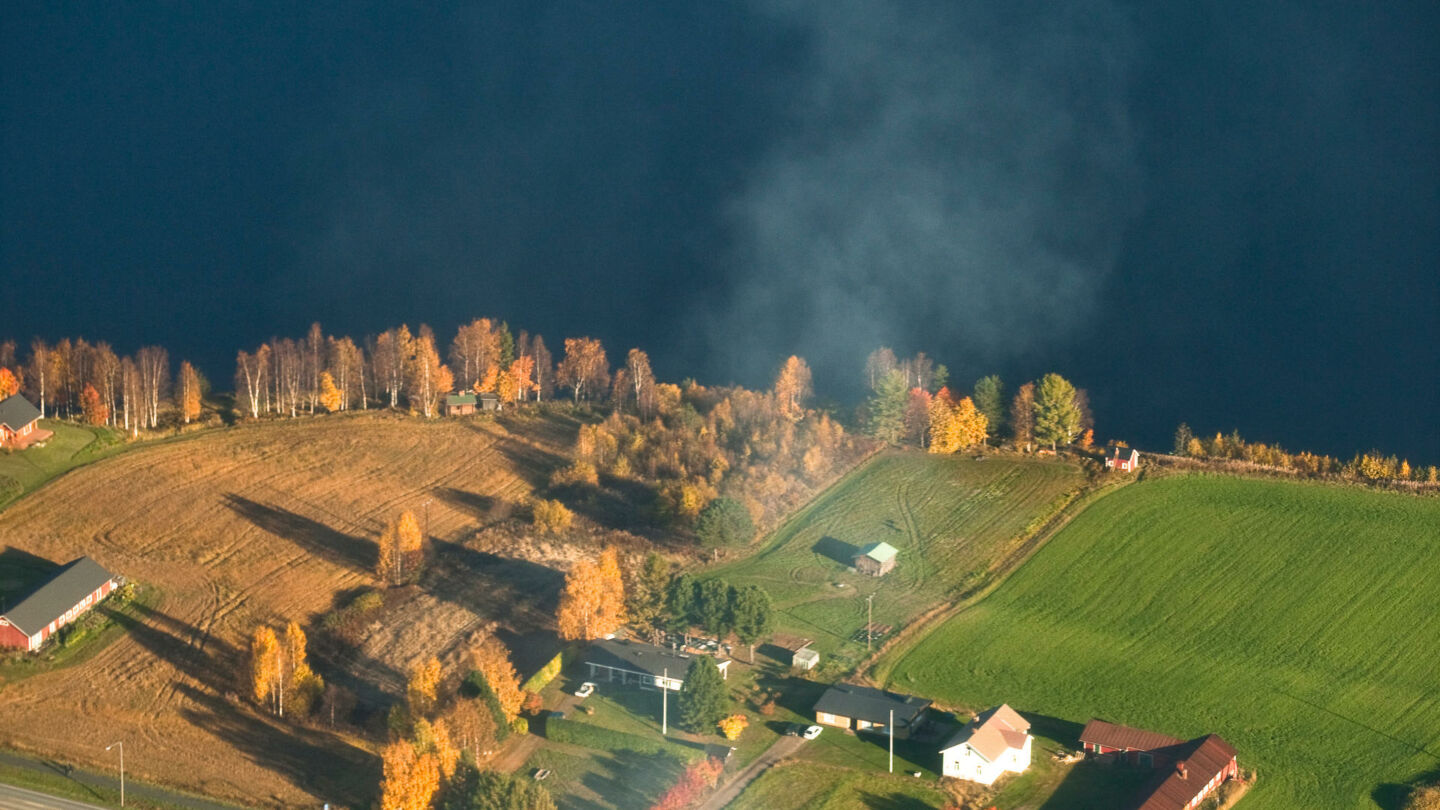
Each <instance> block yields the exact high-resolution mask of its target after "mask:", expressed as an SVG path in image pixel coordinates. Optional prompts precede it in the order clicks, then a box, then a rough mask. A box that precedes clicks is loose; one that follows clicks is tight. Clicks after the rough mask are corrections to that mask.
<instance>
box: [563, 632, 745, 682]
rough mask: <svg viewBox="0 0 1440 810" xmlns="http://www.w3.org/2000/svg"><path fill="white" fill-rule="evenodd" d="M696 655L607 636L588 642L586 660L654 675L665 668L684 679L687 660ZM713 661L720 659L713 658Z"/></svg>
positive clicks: (659, 673)
mask: <svg viewBox="0 0 1440 810" xmlns="http://www.w3.org/2000/svg"><path fill="white" fill-rule="evenodd" d="M695 658H696V656H694V655H690V654H689V653H682V652H677V651H675V650H667V649H665V648H664V647H657V646H655V645H654V644H642V643H640V642H638V641H625V640H622V639H614V640H611V639H606V640H603V641H597V642H595V643H594V644H591V645H590V651H589V652H588V653H586V655H585V662H586V663H589V664H599V665H601V666H606V667H615V668H616V669H628V670H630V671H631V672H643V673H645V674H647V675H653V676H655V677H659V676H661V675H664V674H665V670H666V669H667V668H668V669H669V670H670V674H669V676H668V677H670V678H675V679H677V680H684V678H685V673H686V672H689V671H690V662H691V661H693V660H695ZM716 663H717V664H719V663H721V662H720V661H716Z"/></svg>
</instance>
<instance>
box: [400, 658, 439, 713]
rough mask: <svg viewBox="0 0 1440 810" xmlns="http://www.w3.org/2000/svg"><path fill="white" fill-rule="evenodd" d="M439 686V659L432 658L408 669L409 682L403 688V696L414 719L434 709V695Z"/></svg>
mask: <svg viewBox="0 0 1440 810" xmlns="http://www.w3.org/2000/svg"><path fill="white" fill-rule="evenodd" d="M439 686H440V661H439V659H437V658H433V657H432V658H429V659H427V660H425V661H419V662H416V663H415V665H414V666H412V667H411V668H410V682H409V684H407V686H406V688H405V695H406V697H407V699H408V700H409V701H410V711H411V712H412V713H413V714H414V715H415V716H416V717H422V716H424V715H427V714H429V713H430V710H431V709H433V708H434V707H435V693H436V690H437V689H438V688H439Z"/></svg>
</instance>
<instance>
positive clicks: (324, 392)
mask: <svg viewBox="0 0 1440 810" xmlns="http://www.w3.org/2000/svg"><path fill="white" fill-rule="evenodd" d="M320 407H322V408H324V409H325V410H326V411H327V412H328V413H335V412H336V411H338V410H341V409H342V408H344V407H345V394H344V392H342V391H341V390H340V386H338V385H336V384H335V377H334V375H332V374H331V373H330V372H328V371H322V372H320Z"/></svg>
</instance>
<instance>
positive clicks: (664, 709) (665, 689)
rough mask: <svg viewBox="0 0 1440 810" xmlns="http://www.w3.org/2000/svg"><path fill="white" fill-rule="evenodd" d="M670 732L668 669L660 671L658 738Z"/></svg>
mask: <svg viewBox="0 0 1440 810" xmlns="http://www.w3.org/2000/svg"><path fill="white" fill-rule="evenodd" d="M669 730H670V668H669V667H666V668H664V669H662V670H660V736H662V737H663V736H665V734H666V733H668V732H669Z"/></svg>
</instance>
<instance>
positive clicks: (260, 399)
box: [235, 346, 270, 419]
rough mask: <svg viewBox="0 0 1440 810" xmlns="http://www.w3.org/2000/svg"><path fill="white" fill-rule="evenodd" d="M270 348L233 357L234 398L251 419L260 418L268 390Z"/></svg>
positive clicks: (266, 347) (261, 348) (241, 353)
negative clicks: (240, 403)
mask: <svg viewBox="0 0 1440 810" xmlns="http://www.w3.org/2000/svg"><path fill="white" fill-rule="evenodd" d="M269 369H270V347H268V346H261V347H260V348H259V349H256V350H255V353H254V354H249V353H247V352H244V351H242V352H240V353H239V354H238V355H236V356H235V397H236V399H238V400H240V401H241V402H242V403H243V405H244V408H245V410H248V411H249V412H250V418H251V419H259V418H260V410H261V406H262V405H263V404H264V403H265V394H266V391H267V390H268V382H269V381H268V379H267V373H268V372H269Z"/></svg>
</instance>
